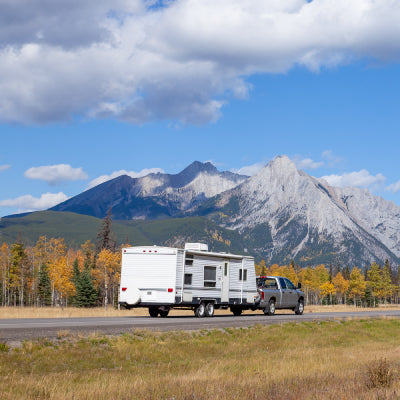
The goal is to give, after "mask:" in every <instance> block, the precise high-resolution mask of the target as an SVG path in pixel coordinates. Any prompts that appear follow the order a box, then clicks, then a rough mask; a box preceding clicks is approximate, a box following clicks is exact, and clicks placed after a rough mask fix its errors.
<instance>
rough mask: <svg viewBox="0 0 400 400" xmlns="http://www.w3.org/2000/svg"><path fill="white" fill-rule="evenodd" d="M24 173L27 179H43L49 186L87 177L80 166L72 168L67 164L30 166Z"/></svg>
mask: <svg viewBox="0 0 400 400" xmlns="http://www.w3.org/2000/svg"><path fill="white" fill-rule="evenodd" d="M24 175H25V177H26V178H29V179H39V180H42V181H45V182H47V183H48V184H49V185H51V186H55V185H59V184H61V183H63V182H65V181H77V180H83V179H87V178H88V176H87V174H86V172H84V171H83V170H82V168H72V167H71V166H70V165H68V164H58V165H43V166H41V167H32V168H29V169H28V170H26V171H25V173H24Z"/></svg>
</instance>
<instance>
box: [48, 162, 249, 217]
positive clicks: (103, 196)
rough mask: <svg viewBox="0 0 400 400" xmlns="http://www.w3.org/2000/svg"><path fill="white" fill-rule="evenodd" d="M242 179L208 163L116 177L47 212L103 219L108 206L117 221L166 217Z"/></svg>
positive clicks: (226, 188) (196, 163) (235, 184)
mask: <svg viewBox="0 0 400 400" xmlns="http://www.w3.org/2000/svg"><path fill="white" fill-rule="evenodd" d="M246 178H247V177H246V176H244V175H238V174H234V173H232V172H227V171H225V172H219V171H218V170H217V169H216V168H215V167H214V166H213V165H212V164H211V163H201V162H198V161H195V162H194V163H192V164H191V165H189V166H188V167H187V168H185V169H184V170H183V171H181V172H180V173H179V174H176V175H170V174H161V173H157V174H149V175H147V176H144V177H142V178H131V177H129V176H127V175H123V176H119V177H117V178H115V179H112V180H110V181H107V182H104V183H103V184H101V185H98V186H96V187H94V188H92V189H89V190H87V191H86V192H83V193H81V194H79V195H77V196H75V197H73V198H71V199H69V200H67V201H65V202H63V203H61V204H58V205H57V206H55V207H53V208H51V210H53V211H71V212H75V213H79V214H85V215H91V216H95V217H98V218H103V217H104V216H105V215H106V214H107V211H108V210H109V209H110V207H112V214H113V217H114V218H115V219H119V220H124V219H126V220H131V219H159V218H169V217H173V216H176V215H178V214H180V213H181V212H182V211H185V210H186V209H188V208H190V207H192V206H193V205H196V204H199V203H201V202H202V201H204V200H205V199H207V198H210V197H213V196H215V195H217V194H219V193H221V192H223V191H225V190H228V189H231V188H233V187H235V186H237V185H238V184H239V183H241V182H243V181H244V180H245V179H246Z"/></svg>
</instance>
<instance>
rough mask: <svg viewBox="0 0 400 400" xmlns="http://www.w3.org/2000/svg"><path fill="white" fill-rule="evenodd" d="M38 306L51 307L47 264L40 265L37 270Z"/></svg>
mask: <svg viewBox="0 0 400 400" xmlns="http://www.w3.org/2000/svg"><path fill="white" fill-rule="evenodd" d="M38 279H39V282H38V304H39V305H40V306H50V305H51V282H50V277H49V269H48V267H47V264H42V265H41V267H40V270H39V278H38Z"/></svg>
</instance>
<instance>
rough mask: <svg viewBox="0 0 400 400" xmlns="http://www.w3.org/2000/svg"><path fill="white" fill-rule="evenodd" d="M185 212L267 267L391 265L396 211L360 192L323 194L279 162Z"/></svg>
mask: <svg viewBox="0 0 400 400" xmlns="http://www.w3.org/2000/svg"><path fill="white" fill-rule="evenodd" d="M191 213H192V214H193V215H203V216H207V217H209V218H212V219H213V220H214V221H215V222H216V223H218V224H219V225H220V226H223V227H225V228H228V229H233V230H237V231H238V232H239V233H241V234H242V235H243V236H244V238H246V237H249V238H252V240H253V241H254V242H255V247H254V249H253V251H255V252H257V253H259V254H262V256H263V257H264V258H266V259H267V260H268V261H269V262H288V261H289V260H290V259H292V258H294V259H296V260H298V261H300V262H309V263H313V264H314V263H318V262H325V263H327V262H335V263H336V262H341V263H350V264H356V265H360V263H361V264H364V263H369V262H371V261H373V260H379V261H384V260H385V259H386V258H387V259H389V260H390V261H391V262H392V263H398V262H399V257H400V234H399V232H400V231H399V228H400V218H399V216H400V208H399V207H397V206H396V205H395V204H394V203H391V202H388V201H386V200H384V199H382V198H379V197H376V196H373V195H372V194H371V193H370V192H369V191H368V190H366V189H356V188H344V189H340V188H334V187H331V186H329V185H328V183H327V182H325V181H323V180H321V179H317V178H314V177H311V176H310V175H308V174H306V173H305V172H303V171H299V170H298V169H297V168H296V165H295V164H294V163H293V162H292V161H291V160H290V159H289V158H288V157H286V156H280V157H276V158H275V159H274V160H272V161H271V162H270V163H268V164H267V165H266V166H265V167H264V168H263V169H261V170H260V171H259V172H258V173H257V174H256V175H254V176H252V177H250V178H248V179H247V180H245V181H244V182H242V183H241V184H240V185H238V186H237V187H235V188H233V189H231V190H228V191H226V192H223V193H221V194H219V195H217V196H216V197H214V198H212V199H209V200H208V201H205V202H203V204H201V205H199V206H197V207H194V208H193V209H192V210H191Z"/></svg>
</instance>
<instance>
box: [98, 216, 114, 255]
mask: <svg viewBox="0 0 400 400" xmlns="http://www.w3.org/2000/svg"><path fill="white" fill-rule="evenodd" d="M111 224H112V217H111V208H110V209H109V210H108V212H107V215H106V216H105V218H104V219H103V222H102V224H101V226H100V229H99V231H98V232H97V245H96V252H97V253H100V251H101V250H103V249H106V250H110V251H115V245H116V241H115V239H114V234H113V232H112V229H111Z"/></svg>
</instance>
